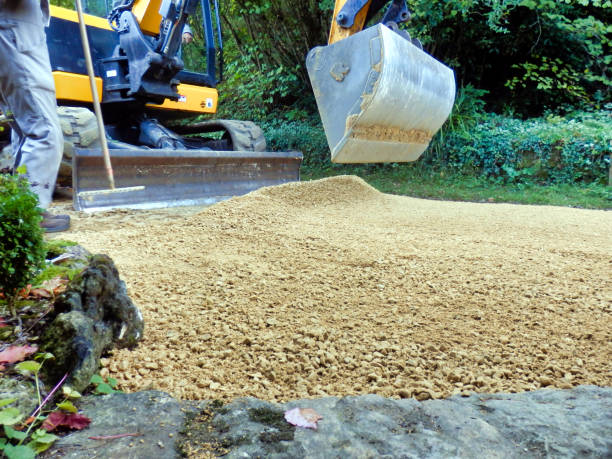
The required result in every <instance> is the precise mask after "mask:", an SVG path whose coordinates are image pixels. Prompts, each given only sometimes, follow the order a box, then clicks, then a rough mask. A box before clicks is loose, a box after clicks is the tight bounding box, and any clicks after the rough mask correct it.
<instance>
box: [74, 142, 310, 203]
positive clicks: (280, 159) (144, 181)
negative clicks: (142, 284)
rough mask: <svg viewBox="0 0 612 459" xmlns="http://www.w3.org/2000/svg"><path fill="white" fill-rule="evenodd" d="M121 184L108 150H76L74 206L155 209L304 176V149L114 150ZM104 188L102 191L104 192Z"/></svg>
mask: <svg viewBox="0 0 612 459" xmlns="http://www.w3.org/2000/svg"><path fill="white" fill-rule="evenodd" d="M109 152H110V157H111V162H112V165H113V170H114V176H115V184H116V186H117V187H130V189H133V190H134V191H130V192H129V193H112V192H110V193H109V192H101V191H102V190H107V189H108V178H107V176H106V173H105V169H104V160H103V156H102V152H101V151H100V150H99V149H97V150H96V149H91V150H85V149H76V150H75V152H74V155H73V159H72V185H73V188H74V193H73V196H74V202H73V205H74V208H75V209H76V210H83V211H88V212H95V211H99V210H109V209H113V208H128V209H154V208H162V207H174V206H186V205H203V204H204V205H208V204H213V203H215V202H218V201H221V200H224V199H229V198H231V197H232V196H238V195H243V194H246V193H249V192H251V191H253V190H256V189H257V188H261V187H263V186H271V185H278V184H281V183H286V182H293V181H298V180H299V179H300V164H301V162H302V154H301V153H300V152H296V151H293V152H282V153H281V152H277V153H271V152H253V151H248V152H246V151H205V150H154V149H144V148H143V149H110V150H109ZM98 191H100V192H98Z"/></svg>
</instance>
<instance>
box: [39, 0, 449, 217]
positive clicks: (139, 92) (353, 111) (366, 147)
mask: <svg viewBox="0 0 612 459" xmlns="http://www.w3.org/2000/svg"><path fill="white" fill-rule="evenodd" d="M110 1H111V0H84V2H83V4H84V10H85V13H86V14H85V15H84V21H85V24H86V30H87V37H88V41H89V43H90V49H91V55H92V60H93V64H94V65H93V67H94V73H95V86H96V88H97V92H98V96H99V99H100V100H101V104H102V112H103V115H104V122H105V130H106V139H107V141H108V145H109V151H110V157H111V159H112V165H113V169H114V175H115V182H116V183H117V186H126V187H134V186H137V187H140V188H139V190H140V191H138V192H135V193H126V194H123V195H122V194H121V193H117V194H111V195H109V198H108V200H107V201H105V200H104V199H102V200H99V199H98V200H96V202H95V207H96V208H95V209H91V208H90V207H89V206H91V205H93V204H90V203H88V202H87V200H80V199H79V198H78V196H79V195H81V194H82V193H81V192H90V191H94V192H95V190H99V189H105V188H107V181H106V175H105V172H104V171H105V169H104V162H103V157H102V156H103V155H102V154H101V151H100V148H99V136H98V135H97V130H96V120H95V117H94V115H93V113H92V112H91V111H90V108H91V104H92V101H93V97H92V90H91V88H90V84H89V79H88V73H87V69H86V64H85V59H84V56H85V54H84V52H83V51H82V50H83V48H82V46H81V45H82V43H81V39H80V35H79V19H78V16H77V13H76V12H75V11H73V10H70V9H66V8H61V7H58V6H52V7H51V22H50V25H49V28H48V29H47V45H48V48H49V54H50V58H51V65H52V70H53V76H54V79H55V86H56V92H57V100H58V106H59V115H60V121H61V124H62V130H63V132H64V137H65V151H64V161H63V165H62V168H61V170H60V178H59V180H60V182H61V181H66V180H70V178H71V182H72V186H73V188H74V193H73V195H74V206H75V208H76V209H77V210H97V209H99V208H112V207H130V208H150V207H163V206H170V205H186V204H203V203H204V204H205V203H213V202H216V201H218V200H221V199H226V198H228V197H231V196H235V195H240V194H244V193H247V192H249V191H252V190H254V189H257V188H259V187H261V186H267V185H274V184H279V183H284V182H288V181H295V180H299V168H300V164H301V160H302V155H301V153H299V152H269V151H267V149H266V141H265V138H264V136H263V133H262V130H261V129H260V128H259V127H258V126H256V125H255V124H254V123H252V122H247V121H236V120H209V121H200V122H195V123H186V124H181V123H176V120H180V119H188V118H193V117H194V116H195V115H199V114H214V113H215V112H216V110H217V104H218V95H217V89H216V85H217V83H218V82H219V80H220V75H221V73H222V69H221V68H220V67H222V62H223V60H222V52H223V46H222V45H223V41H222V34H221V23H220V20H219V5H218V1H217V0H117V1H115V2H114V4H112V5H111V4H110ZM386 6H387V9H386V12H385V13H384V15H383V16H382V20H380V21H374V22H376V23H375V24H374V25H373V26H371V27H368V28H365V24H366V23H368V22H371V21H372V20H373V19H374V18H376V17H380V16H381V13H382V12H383V11H382V10H383V9H384V8H385V7H386ZM198 8H200V11H199V12H198V14H197V17H201V19H202V28H203V31H204V39H205V40H204V41H205V42H204V43H202V46H203V48H204V50H205V55H206V62H205V71H204V72H192V71H188V70H186V69H185V68H184V64H183V61H182V59H181V38H182V34H183V29H184V26H185V24H186V23H187V21H188V18H189V17H190V16H193V15H194V14H195V13H196V10H197V9H198ZM409 17H410V13H409V12H408V9H407V7H406V3H405V0H399V1H397V0H393V1H391V2H388V1H379V0H367V1H366V0H348V1H347V0H337V1H336V5H335V9H334V14H333V18H332V26H331V31H330V37H329V43H328V45H327V46H322V47H318V48H315V49H313V50H312V51H311V52H310V53H309V55H308V57H307V68H308V72H309V75H310V78H311V82H312V86H313V89H314V93H315V97H316V100H317V105H318V107H319V111H320V114H321V118H322V121H323V126H324V129H325V132H326V135H327V139H328V142H329V145H330V150H331V153H332V161H334V162H342V163H360V162H389V161H393V162H399V161H414V160H416V159H417V158H418V157H419V156H420V154H421V153H422V152H423V151H424V150H425V148H426V147H427V144H428V143H429V140H430V139H431V137H432V136H433V134H435V132H436V131H437V130H438V129H439V128H440V127H441V126H442V124H443V123H444V121H445V120H446V118H447V117H448V115H449V113H450V110H451V108H452V105H453V101H454V94H455V82H454V75H453V72H452V71H451V70H450V69H449V68H447V67H446V66H444V65H443V64H441V63H440V62H438V61H436V60H435V59H434V58H432V57H431V56H429V55H428V54H427V53H425V52H424V51H423V50H422V47H421V46H420V43H419V42H418V41H417V40H414V39H412V38H410V36H409V35H408V34H407V33H406V32H405V31H403V30H401V29H400V27H399V24H401V23H402V22H406V21H407V20H408V19H409ZM170 122H172V123H173V124H172V126H173V127H172V129H170V128H168V125H169V123H170Z"/></svg>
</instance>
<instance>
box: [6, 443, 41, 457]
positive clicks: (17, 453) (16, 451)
mask: <svg viewBox="0 0 612 459" xmlns="http://www.w3.org/2000/svg"><path fill="white" fill-rule="evenodd" d="M4 454H5V455H6V457H7V458H8V459H34V458H35V457H36V452H35V451H34V450H33V449H32V448H30V447H29V446H25V445H18V446H13V445H11V444H10V443H8V444H7V445H6V446H5V447H4Z"/></svg>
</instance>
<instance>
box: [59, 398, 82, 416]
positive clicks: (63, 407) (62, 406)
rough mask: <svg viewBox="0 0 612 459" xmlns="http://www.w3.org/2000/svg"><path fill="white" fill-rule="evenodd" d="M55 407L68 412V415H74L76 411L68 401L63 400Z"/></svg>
mask: <svg viewBox="0 0 612 459" xmlns="http://www.w3.org/2000/svg"><path fill="white" fill-rule="evenodd" d="M57 407H58V408H59V409H61V410H64V411H68V412H69V413H76V412H77V411H78V410H77V408H76V406H74V405H73V404H72V402H71V401H70V400H64V401H63V402H62V403H58V404H57Z"/></svg>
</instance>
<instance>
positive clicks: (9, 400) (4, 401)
mask: <svg viewBox="0 0 612 459" xmlns="http://www.w3.org/2000/svg"><path fill="white" fill-rule="evenodd" d="M16 401H17V399H16V398H4V399H2V400H0V408H2V407H3V406H6V405H10V404H11V403H13V402H16Z"/></svg>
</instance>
